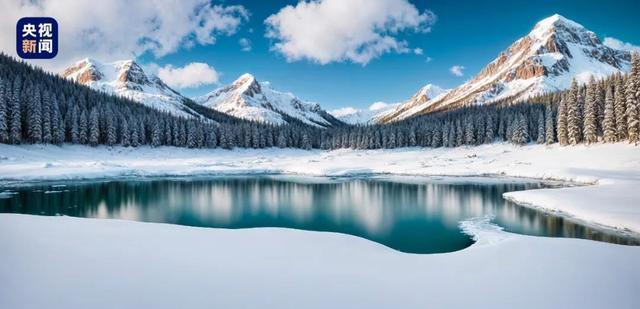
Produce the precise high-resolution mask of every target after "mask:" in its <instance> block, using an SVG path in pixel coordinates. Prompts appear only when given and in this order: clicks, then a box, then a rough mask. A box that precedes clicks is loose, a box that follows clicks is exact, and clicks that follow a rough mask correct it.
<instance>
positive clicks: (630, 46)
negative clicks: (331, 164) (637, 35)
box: [603, 37, 640, 52]
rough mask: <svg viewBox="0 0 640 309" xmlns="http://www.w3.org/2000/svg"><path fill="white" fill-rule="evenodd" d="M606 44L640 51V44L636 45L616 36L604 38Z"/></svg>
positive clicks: (614, 47) (621, 48) (619, 48)
mask: <svg viewBox="0 0 640 309" xmlns="http://www.w3.org/2000/svg"><path fill="white" fill-rule="evenodd" d="M603 43H604V45H606V46H609V47H611V48H613V49H618V50H626V51H631V52H633V51H635V52H640V46H636V45H633V44H631V43H627V42H622V41H620V40H618V39H615V38H611V37H606V38H604V42H603Z"/></svg>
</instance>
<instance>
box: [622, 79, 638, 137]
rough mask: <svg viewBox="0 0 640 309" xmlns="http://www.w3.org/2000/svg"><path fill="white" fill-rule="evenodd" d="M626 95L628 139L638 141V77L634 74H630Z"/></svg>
mask: <svg viewBox="0 0 640 309" xmlns="http://www.w3.org/2000/svg"><path fill="white" fill-rule="evenodd" d="M632 73H633V72H632ZM625 95H626V111H627V139H628V140H629V142H630V143H638V141H640V119H639V118H638V117H639V115H638V100H637V98H636V79H635V77H634V75H633V74H629V76H628V77H627V82H626V85H625Z"/></svg>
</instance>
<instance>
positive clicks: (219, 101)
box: [193, 73, 342, 127]
mask: <svg viewBox="0 0 640 309" xmlns="http://www.w3.org/2000/svg"><path fill="white" fill-rule="evenodd" d="M193 100H194V101H195V102H196V103H199V104H201V105H203V106H206V107H209V108H212V109H215V110H217V111H219V112H223V113H226V114H229V115H232V116H235V117H238V118H242V119H247V120H253V121H259V122H265V123H271V124H284V123H288V122H290V120H291V119H296V120H299V121H301V122H303V123H306V124H308V125H314V126H318V127H330V126H334V125H340V124H342V122H341V121H340V120H338V119H336V118H335V117H333V116H331V115H330V114H329V113H328V112H326V111H325V110H323V109H322V108H321V107H320V105H318V104H316V103H310V102H305V101H302V100H300V99H299V98H298V97H296V96H295V95H293V94H292V93H288V92H280V91H277V90H275V89H273V88H272V87H271V84H270V83H268V82H258V80H256V78H255V77H254V76H253V75H251V74H248V73H247V74H243V75H242V76H240V77H239V78H238V79H237V80H236V81H234V82H233V83H231V84H229V85H226V86H223V87H220V88H218V89H216V90H214V91H212V92H210V93H208V94H206V95H203V96H200V97H195V98H193Z"/></svg>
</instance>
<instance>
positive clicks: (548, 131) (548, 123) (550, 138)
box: [544, 104, 556, 145]
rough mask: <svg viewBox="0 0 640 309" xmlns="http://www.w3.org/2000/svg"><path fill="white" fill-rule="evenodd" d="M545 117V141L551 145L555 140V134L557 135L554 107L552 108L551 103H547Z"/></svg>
mask: <svg viewBox="0 0 640 309" xmlns="http://www.w3.org/2000/svg"><path fill="white" fill-rule="evenodd" d="M544 117H545V118H544V126H545V137H546V139H545V143H546V144H547V145H551V144H553V143H554V142H555V140H554V136H556V132H555V131H554V126H553V109H552V108H551V104H546V107H545V113H544Z"/></svg>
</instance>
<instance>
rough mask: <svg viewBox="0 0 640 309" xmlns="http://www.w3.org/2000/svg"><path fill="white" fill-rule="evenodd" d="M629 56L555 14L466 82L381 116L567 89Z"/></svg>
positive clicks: (625, 64) (620, 67)
mask: <svg viewBox="0 0 640 309" xmlns="http://www.w3.org/2000/svg"><path fill="white" fill-rule="evenodd" d="M630 60H631V53H630V52H629V51H626V50H617V49H614V48H611V47H609V46H606V45H604V44H603V43H602V42H601V41H600V39H599V38H598V36H597V35H596V34H595V33H593V32H592V31H589V30H587V29H585V28H584V27H583V26H582V25H580V24H578V23H576V22H574V21H571V20H569V19H567V18H565V17H562V16H560V15H557V14H556V15H553V16H551V17H549V18H546V19H544V20H542V21H540V22H538V23H537V24H536V25H535V27H534V28H533V30H532V31H531V32H530V33H529V34H528V35H526V36H524V37H522V38H520V39H518V40H517V41H515V42H514V43H513V44H511V46H509V48H507V50H505V51H503V52H501V53H500V54H499V55H498V57H497V58H496V59H495V60H493V61H492V62H491V63H489V64H488V65H487V66H485V67H484V68H483V69H482V70H481V71H480V73H478V74H477V75H476V76H475V77H473V78H472V79H471V80H469V81H468V82H466V83H464V84H462V85H460V86H458V87H456V88H454V89H452V90H451V91H448V92H447V93H446V94H444V95H441V96H438V97H436V98H431V99H430V100H426V101H425V100H424V99H423V98H422V97H421V96H419V95H416V96H414V97H412V98H411V99H409V100H408V101H407V102H405V103H403V104H401V105H400V106H398V107H397V108H396V109H395V110H393V111H391V112H389V113H386V114H385V115H384V117H382V118H380V119H379V121H380V122H382V123H388V122H393V121H398V120H402V119H406V118H408V117H411V116H415V115H418V114H424V113H430V112H435V111H442V110H450V109H455V108H459V107H462V106H469V105H475V104H485V103H491V102H495V101H497V100H500V99H505V98H511V99H513V100H523V99H526V98H529V97H532V96H535V95H538V94H542V93H546V92H553V91H558V90H564V89H567V88H569V86H570V84H571V80H572V79H573V78H576V79H577V80H578V82H581V83H585V82H587V81H588V80H589V78H591V76H594V77H595V78H602V77H605V76H608V75H611V74H614V73H617V72H626V71H628V70H629V65H630V64H629V62H630Z"/></svg>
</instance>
